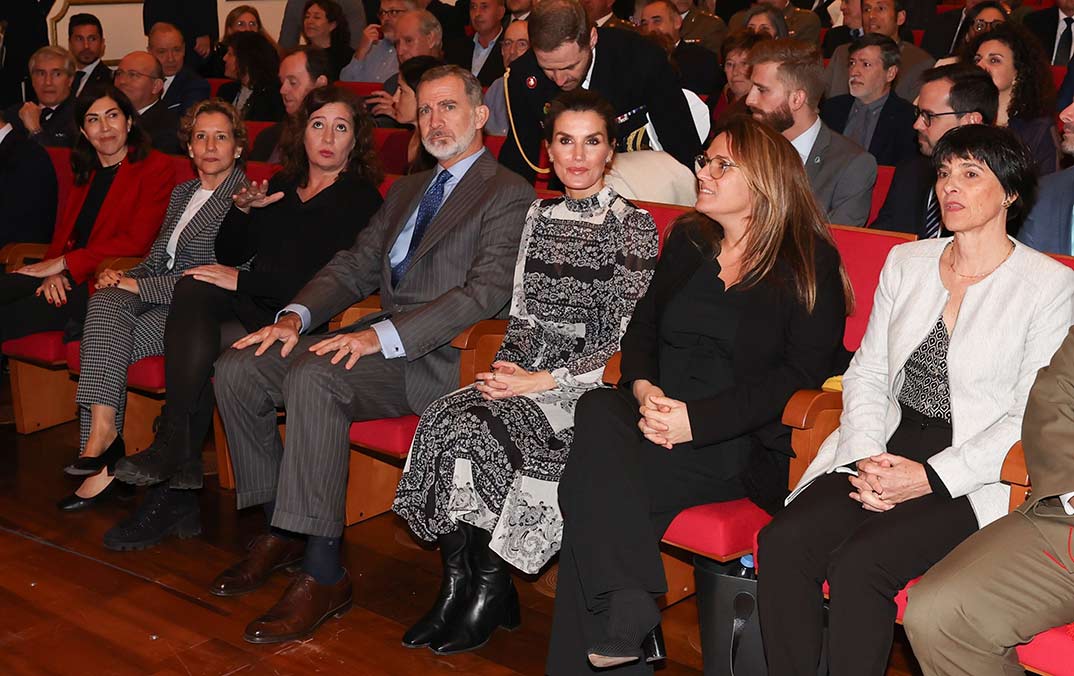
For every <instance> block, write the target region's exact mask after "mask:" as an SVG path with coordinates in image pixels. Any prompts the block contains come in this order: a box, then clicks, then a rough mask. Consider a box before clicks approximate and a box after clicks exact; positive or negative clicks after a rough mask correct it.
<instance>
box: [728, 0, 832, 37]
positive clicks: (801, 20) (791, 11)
mask: <svg viewBox="0 0 1074 676" xmlns="http://www.w3.org/2000/svg"><path fill="white" fill-rule="evenodd" d="M758 4H767V5H769V6H770V7H773V8H774V9H775V10H776V11H777V12H778V13H779V14H781V15H782V16H783V20H784V22H785V23H786V24H787V29H788V32H789V34H790V37H792V38H795V39H797V40H801V41H802V42H806V43H808V44H811V45H816V44H819V43H820V19H819V18H817V15H816V14H814V13H813V12H810V11H809V10H806V9H799V8H798V7H795V6H794V4H792V3H791V1H790V0H772V1H771V2H768V3H758ZM756 6H757V5H754V7H756ZM754 7H750V8H748V9H744V10H742V11H740V12H736V13H735V15H734V16H733V17H731V20H730V21H729V22H727V23H728V26H729V27H730V28H731V30H733V31H737V30H739V29H741V28H745V27H746V21H747V20H748V19H749V17H750V12H751V11H753V9H754Z"/></svg>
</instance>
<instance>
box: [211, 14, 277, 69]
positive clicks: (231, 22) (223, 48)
mask: <svg viewBox="0 0 1074 676" xmlns="http://www.w3.org/2000/svg"><path fill="white" fill-rule="evenodd" d="M235 33H260V34H261V35H263V36H265V38H266V39H267V40H268V41H269V42H271V43H272V44H276V41H275V40H274V39H273V38H272V36H271V35H269V33H268V31H266V30H265V26H264V25H263V24H262V23H261V14H260V13H259V12H258V11H257V8H256V7H254V6H253V5H239V6H238V7H236V8H235V9H233V10H231V11H230V12H228V13H227V18H226V19H224V38H223V39H222V40H221V41H220V42H218V43H217V44H216V46H215V47H213V53H212V54H210V55H209V58H208V59H206V60H205V63H203V64H202V66H201V74H202V75H203V76H205V77H215V78H222V77H224V55H225V54H227V39H228V38H229V37H231V36H232V35H234V34H235Z"/></svg>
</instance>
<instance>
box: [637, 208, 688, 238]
mask: <svg viewBox="0 0 1074 676" xmlns="http://www.w3.org/2000/svg"><path fill="white" fill-rule="evenodd" d="M634 205H635V206H636V207H638V208H639V209H645V210H646V211H648V212H649V214H650V215H651V216H652V217H653V221H654V222H655V223H656V232H657V234H658V235H659V237H660V247H661V249H662V248H663V247H664V241H665V240H667V238H668V232H670V231H671V224H672V223H674V222H675V219H676V218H678V217H679V216H682V215H683V214H685V213H686V212H688V211H690V208H689V207H680V206H678V205H677V204H661V203H659V202H638V201H635V202H634Z"/></svg>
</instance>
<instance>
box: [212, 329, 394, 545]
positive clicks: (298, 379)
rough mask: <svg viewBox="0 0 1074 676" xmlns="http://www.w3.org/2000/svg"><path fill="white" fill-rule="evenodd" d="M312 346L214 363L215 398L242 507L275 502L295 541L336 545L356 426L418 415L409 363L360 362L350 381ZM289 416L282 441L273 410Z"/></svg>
mask: <svg viewBox="0 0 1074 676" xmlns="http://www.w3.org/2000/svg"><path fill="white" fill-rule="evenodd" d="M322 338H324V336H307V337H304V338H302V339H300V340H299V342H298V345H296V346H295V349H294V350H293V351H292V352H291V354H290V355H288V357H287V358H286V359H284V358H281V357H280V350H279V347H278V346H276V345H274V346H273V347H272V348H270V349H269V351H268V352H266V353H265V354H263V355H262V356H260V357H255V356H254V348H247V349H245V350H228V351H227V352H225V353H224V354H223V355H221V356H220V358H219V359H218V360H217V361H216V375H215V377H214V382H213V388H214V391H215V392H216V402H217V406H219V408H220V416H221V417H222V418H223V421H224V428H225V430H226V432H227V439H228V445H229V446H230V448H231V462H232V465H233V466H234V469H235V487H236V494H237V502H238V507H239V508H240V509H241V508H243V507H249V506H252V505H259V504H263V503H265V502H269V501H271V500H273V499H275V500H276V508H275V511H274V513H273V517H272V525H273V526H275V527H277V528H282V529H284V530H289V531H293V532H296V533H306V534H308V535H317V536H321V537H339V535H340V534H341V533H342V532H343V525H344V513H345V508H346V492H347V468H348V464H349V454H350V441H349V439H348V435H347V432H348V429H349V427H350V423H351V421H353V420H374V419H376V418H390V417H395V416H400V415H407V414H410V413H412V411H411V410H410V405H409V404H408V403H407V400H406V382H405V368H406V360H405V359H402V358H400V359H384V357H382V356H381V355H380V354H375V355H370V356H367V357H362V358H361V359H360V360H359V361H358V363H357V364H355V365H354V368H353V369H351V370H350V371H348V370H347V369H345V368H344V367H343V364H332V363H331V362H330V360H331V357H332V355H331V354H329V355H326V356H324V357H318V356H317V355H315V354H313V353H311V352H309V346H310V345H312V344H314V343H316V342H317V341H319V340H321V339H322ZM281 406H282V407H284V408H285V409H286V410H287V435H286V436H287V440H286V443H284V442H282V441H281V440H280V435H279V433H278V431H277V425H276V409H277V408H278V407H281Z"/></svg>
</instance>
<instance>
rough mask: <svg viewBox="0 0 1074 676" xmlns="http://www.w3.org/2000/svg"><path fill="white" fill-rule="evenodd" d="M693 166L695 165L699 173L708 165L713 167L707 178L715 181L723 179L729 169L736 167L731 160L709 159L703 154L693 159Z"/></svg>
mask: <svg viewBox="0 0 1074 676" xmlns="http://www.w3.org/2000/svg"><path fill="white" fill-rule="evenodd" d="M694 164H696V165H697V170H698V171H701V170H702V169H704V168H705V167H707V166H709V165H710V164H712V165H714V168H713V169H709V176H711V177H712V178H714V179H716V180H719V179H721V178H723V175H724V174H726V173H727V170H728V169H730V168H731V167H737V166H738V165H737V164H735V163H734V162H732V161H731V160H727V159H724V158H722V157H709V156H708V155H706V154H705V153H699V154H698V155H697V157H695V158H694Z"/></svg>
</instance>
